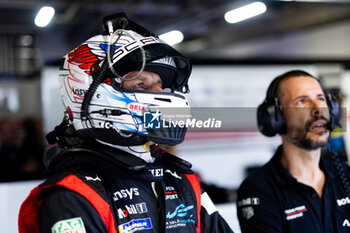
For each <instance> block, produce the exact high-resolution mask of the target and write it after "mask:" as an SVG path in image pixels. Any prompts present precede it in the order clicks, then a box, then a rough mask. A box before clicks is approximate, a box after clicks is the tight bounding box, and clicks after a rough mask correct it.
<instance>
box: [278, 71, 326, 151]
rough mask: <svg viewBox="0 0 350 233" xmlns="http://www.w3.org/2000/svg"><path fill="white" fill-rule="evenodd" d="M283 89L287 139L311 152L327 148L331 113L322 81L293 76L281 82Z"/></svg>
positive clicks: (281, 96)
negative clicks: (321, 84)
mask: <svg viewBox="0 0 350 233" xmlns="http://www.w3.org/2000/svg"><path fill="white" fill-rule="evenodd" d="M279 90H280V93H281V94H280V103H281V105H282V108H283V113H284V116H285V118H286V124H287V135H286V136H285V137H286V138H287V140H289V141H291V142H292V143H293V144H295V145H297V146H298V147H301V148H304V149H308V150H314V149H317V148H320V147H323V146H325V145H327V142H328V138H329V130H328V129H327V123H328V121H329V110H328V106H327V101H326V97H325V96H324V93H323V91H322V89H321V86H320V84H319V83H318V81H317V80H315V79H314V78H312V77H308V76H303V77H291V78H287V79H285V80H282V81H281V83H280V85H279Z"/></svg>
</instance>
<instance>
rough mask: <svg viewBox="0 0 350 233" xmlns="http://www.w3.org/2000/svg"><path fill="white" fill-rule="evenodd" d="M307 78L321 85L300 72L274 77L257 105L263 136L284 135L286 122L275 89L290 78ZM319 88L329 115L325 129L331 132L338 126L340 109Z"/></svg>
mask: <svg viewBox="0 0 350 233" xmlns="http://www.w3.org/2000/svg"><path fill="white" fill-rule="evenodd" d="M300 76H308V77H312V78H314V79H316V80H317V81H318V82H319V84H320V85H321V83H320V81H319V80H318V79H317V78H315V77H314V76H312V75H310V74H309V73H307V72H305V71H302V70H292V71H289V72H287V73H284V74H282V75H280V76H278V77H276V78H275V79H274V80H273V81H272V82H271V84H270V86H269V88H268V89H267V92H266V97H265V100H264V102H263V103H262V104H260V105H259V107H258V110H257V121H258V128H259V131H260V132H261V133H262V134H264V135H265V136H268V137H272V136H275V135H276V134H277V133H278V134H285V133H286V132H287V130H286V120H285V118H284V115H283V112H282V107H281V105H280V103H279V101H278V98H277V89H278V86H279V84H280V82H281V81H282V80H283V79H286V78H290V77H300ZM321 88H322V90H323V92H324V94H325V97H326V100H327V105H328V109H329V113H330V119H329V123H328V125H327V128H328V129H329V130H331V131H332V130H333V129H335V128H336V126H337V125H340V109H339V104H338V102H337V100H336V99H335V97H334V96H333V95H331V93H328V92H326V91H325V89H324V88H323V87H322V85H321Z"/></svg>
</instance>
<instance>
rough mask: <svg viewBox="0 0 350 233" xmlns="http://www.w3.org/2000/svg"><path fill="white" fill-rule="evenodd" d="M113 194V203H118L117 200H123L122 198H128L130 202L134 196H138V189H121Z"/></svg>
mask: <svg viewBox="0 0 350 233" xmlns="http://www.w3.org/2000/svg"><path fill="white" fill-rule="evenodd" d="M113 194H114V197H113V200H114V201H118V200H119V199H123V198H129V199H130V200H132V198H133V197H134V195H135V196H139V195H140V193H139V189H138V188H130V189H122V190H119V191H117V192H115V193H113Z"/></svg>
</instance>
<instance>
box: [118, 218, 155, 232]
mask: <svg viewBox="0 0 350 233" xmlns="http://www.w3.org/2000/svg"><path fill="white" fill-rule="evenodd" d="M146 229H152V222H151V218H142V219H134V220H131V221H129V222H127V223H124V224H122V225H119V226H118V230H119V232H120V233H130V232H134V231H141V230H146Z"/></svg>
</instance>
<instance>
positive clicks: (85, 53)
mask: <svg viewBox="0 0 350 233" xmlns="http://www.w3.org/2000/svg"><path fill="white" fill-rule="evenodd" d="M98 60H99V59H98V57H97V56H96V55H95V54H94V53H93V52H92V51H91V49H90V48H89V46H88V45H87V44H83V45H81V46H79V47H77V48H76V49H75V50H73V51H72V52H70V53H69V54H68V62H69V63H75V64H79V68H80V69H82V70H85V73H87V74H88V75H91V71H90V69H91V67H92V65H93V64H95V62H97V61H98Z"/></svg>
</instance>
